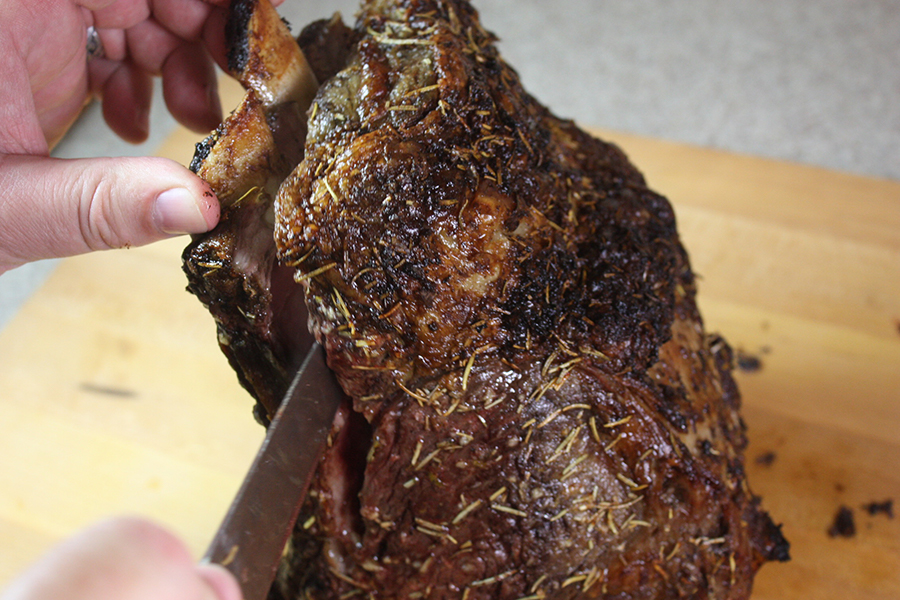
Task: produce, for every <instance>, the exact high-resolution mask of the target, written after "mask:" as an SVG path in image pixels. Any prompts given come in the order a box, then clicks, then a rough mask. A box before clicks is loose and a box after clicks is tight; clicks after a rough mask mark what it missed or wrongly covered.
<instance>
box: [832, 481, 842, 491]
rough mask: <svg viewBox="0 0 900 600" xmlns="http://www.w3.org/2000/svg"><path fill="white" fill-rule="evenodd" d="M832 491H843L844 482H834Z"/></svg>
mask: <svg viewBox="0 0 900 600" xmlns="http://www.w3.org/2000/svg"><path fill="white" fill-rule="evenodd" d="M834 491H836V492H843V491H844V484H843V483H835V484H834Z"/></svg>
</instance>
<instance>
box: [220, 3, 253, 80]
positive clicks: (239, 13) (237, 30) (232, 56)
mask: <svg viewBox="0 0 900 600" xmlns="http://www.w3.org/2000/svg"><path fill="white" fill-rule="evenodd" d="M256 4H257V0H233V2H232V3H231V9H230V10H229V12H228V20H227V21H226V22H225V45H226V47H227V49H228V54H227V58H228V70H229V71H230V72H231V73H232V74H237V73H241V72H243V71H244V69H245V68H246V66H247V61H248V60H249V58H250V53H249V39H248V36H249V34H250V20H251V18H252V17H253V13H254V12H255V11H256Z"/></svg>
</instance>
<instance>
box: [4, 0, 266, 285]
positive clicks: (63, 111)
mask: <svg viewBox="0 0 900 600" xmlns="http://www.w3.org/2000/svg"><path fill="white" fill-rule="evenodd" d="M227 3H228V0H42V1H41V2H39V3H36V2H33V0H6V1H4V2H3V3H2V5H0V78H2V81H3V85H2V86H0V273H2V272H3V271H5V270H8V269H10V268H13V267H16V266H18V265H21V264H23V263H25V262H28V261H31V260H37V259H41V258H50V257H58V256H68V255H72V254H78V253H82V252H88V251H91V250H99V249H106V248H120V247H129V246H138V245H143V244H146V243H149V242H152V241H155V240H158V239H162V238H164V237H168V236H169V235H172V234H176V233H200V232H203V231H207V230H209V229H210V228H212V227H213V226H215V224H216V222H217V220H218V211H219V206H218V201H217V200H216V198H215V195H214V194H213V192H212V191H211V190H210V189H209V186H207V185H206V184H205V183H204V182H203V181H201V180H200V179H199V178H198V177H196V176H194V175H193V174H192V173H190V172H189V171H188V170H187V169H185V168H184V167H182V166H180V165H178V164H177V163H175V162H173V161H169V160H166V159H162V158H116V159H110V158H101V159H90V160H86V159H79V160H57V159H51V158H49V151H50V148H52V146H53V145H54V144H55V143H56V142H57V141H58V140H59V139H60V138H61V137H62V135H63V134H64V133H65V131H66V130H67V129H68V128H69V127H70V126H71V124H72V122H73V121H74V120H75V118H76V117H77V116H78V114H79V112H80V111H81V110H82V108H83V107H84V105H85V103H86V102H87V101H88V100H89V99H90V98H91V97H92V96H94V95H98V96H100V97H101V98H102V101H103V114H104V117H105V119H106V121H107V123H108V124H109V126H110V127H111V128H112V129H113V131H115V132H116V133H117V134H118V135H120V136H121V137H122V138H124V139H126V140H128V141H131V142H139V141H142V140H143V139H145V138H146V137H147V134H148V128H149V106H150V99H151V94H152V77H153V76H157V75H159V76H161V77H162V81H163V96H164V98H165V101H166V105H167V106H168V108H169V110H170V112H171V113H172V114H173V116H174V117H175V118H176V119H178V120H179V121H180V122H181V123H182V124H184V125H186V126H188V127H190V128H191V129H194V130H196V131H199V132H207V131H209V130H210V129H212V128H214V127H215V126H216V125H217V124H218V123H219V121H220V120H221V112H222V111H221V107H220V105H219V100H218V92H217V87H216V73H215V69H214V67H213V60H215V61H218V62H219V63H220V64H222V63H223V62H224V60H225V57H224V54H225V43H224V22H225V18H226V12H225V11H226V9H225V5H227ZM274 3H275V4H278V3H279V1H278V0H276V1H275V2H274ZM88 26H94V27H95V28H96V29H97V31H98V32H99V35H100V39H101V41H102V43H103V46H104V50H105V57H103V58H94V59H92V60H88V57H87V52H86V47H85V44H86V39H87V33H86V32H87V27H88Z"/></svg>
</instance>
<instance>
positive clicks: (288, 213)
mask: <svg viewBox="0 0 900 600" xmlns="http://www.w3.org/2000/svg"><path fill="white" fill-rule="evenodd" d="M249 4H251V5H253V4H255V3H254V2H251V3H249ZM299 41H300V45H301V46H303V48H304V51H305V54H306V55H307V57H309V62H310V64H311V65H312V69H313V70H314V71H315V74H316V76H317V78H318V80H319V82H321V87H320V88H319V90H318V93H317V94H316V96H315V98H314V99H313V100H312V104H311V106H310V107H309V109H308V111H307V113H306V115H307V117H306V123H305V124H306V126H307V129H308V133H307V134H306V137H305V148H302V147H300V146H301V145H302V144H297V143H295V145H294V146H293V148H294V149H293V150H283V149H282V145H281V144H279V143H275V142H267V143H266V145H265V147H266V148H268V149H269V151H271V152H274V153H275V155H277V156H281V157H286V156H297V157H299V154H301V153H303V158H302V160H301V161H300V162H299V164H298V163H296V161H295V160H294V159H289V158H283V159H280V162H278V161H276V162H278V164H277V165H275V166H272V167H267V168H266V169H262V171H263V172H264V173H265V179H266V182H265V183H263V184H262V185H256V184H254V185H255V187H252V186H248V185H247V184H243V185H242V186H237V187H239V188H241V189H238V190H236V191H234V192H232V195H233V196H236V195H237V194H239V193H243V194H244V196H241V197H245V196H246V190H247V189H257V190H263V192H260V193H254V194H253V195H252V197H253V198H254V199H255V202H256V203H257V204H253V203H251V204H249V205H245V204H243V201H242V202H238V203H234V205H235V208H234V209H233V210H234V215H235V216H234V218H233V219H228V218H226V219H225V220H224V221H223V225H221V226H220V231H218V232H213V234H211V235H210V236H207V237H206V238H200V239H198V240H196V241H195V242H194V244H193V245H192V246H191V247H190V248H189V249H188V251H186V254H185V260H186V269H187V270H188V272H189V277H190V279H191V282H192V283H191V289H192V291H195V293H198V291H199V293H198V295H200V296H201V299H203V300H204V302H206V303H207V305H208V306H210V307H211V309H212V310H213V313H214V315H215V316H216V317H217V321H218V324H219V329H220V340H222V339H224V340H225V343H223V347H224V348H225V350H226V352H227V353H229V356H230V357H231V359H232V362H233V364H236V365H237V368H238V370H239V373H241V378H242V382H243V383H244V384H245V385H246V386H247V387H248V389H250V391H251V392H252V393H253V394H254V395H255V396H256V397H257V399H259V400H260V403H261V406H262V409H261V410H260V411H259V414H260V415H261V417H262V419H263V420H264V421H265V416H266V415H267V414H272V412H273V411H274V404H273V402H275V400H274V399H275V398H277V395H278V394H279V393H281V390H282V389H283V385H284V382H283V373H284V372H286V371H287V370H289V368H290V365H291V361H292V357H291V350H290V349H291V347H292V343H291V342H290V340H291V339H292V338H293V336H296V335H298V334H297V332H295V331H293V330H291V328H292V327H295V326H296V314H295V313H292V312H291V310H292V306H293V304H294V303H296V302H297V300H298V296H297V294H296V293H293V295H288V296H285V294H286V293H288V294H290V293H291V292H292V290H291V289H290V283H289V282H283V281H282V280H283V273H285V272H286V270H287V269H292V270H293V272H294V281H296V282H297V283H298V284H300V287H302V289H303V290H304V291H305V303H306V308H307V309H308V314H309V324H310V328H311V330H312V332H313V334H314V335H315V337H316V338H317V339H318V340H319V341H320V342H321V343H323V344H324V346H325V347H326V350H327V353H328V360H329V365H330V366H331V367H332V369H334V371H335V372H336V374H337V377H338V380H339V381H340V382H341V384H342V386H343V388H344V390H345V391H346V392H347V394H348V396H349V400H348V402H347V404H346V405H345V406H344V407H343V409H342V410H341V412H340V413H339V415H338V418H337V420H336V422H335V426H334V429H333V432H332V436H331V443H330V445H329V448H328V450H327V451H326V454H325V456H324V457H323V458H322V461H321V464H320V467H319V470H318V473H317V475H316V479H315V481H314V483H313V486H312V490H311V491H310V494H309V497H308V498H307V500H306V503H305V505H304V507H303V510H302V512H301V516H300V519H299V521H298V525H297V527H296V529H295V533H294V536H293V538H292V540H291V542H290V544H289V547H288V549H287V551H286V554H285V559H284V562H283V564H282V568H281V570H280V573H279V577H278V580H277V582H276V585H275V586H273V590H272V597H273V598H283V599H285V600H292V599H295V598H315V599H323V600H324V599H337V598H343V597H349V596H351V595H356V594H359V595H361V596H368V597H371V598H385V599H387V598H436V599H443V598H465V599H470V600H475V599H477V598H497V599H510V600H514V599H518V598H582V597H585V598H610V599H612V598H615V599H626V598H628V599H635V600H638V599H641V600H643V599H651V598H654V599H663V598H717V599H732V600H737V599H746V598H748V597H749V594H750V589H751V585H752V580H753V575H754V573H755V572H756V570H757V569H758V568H759V567H760V566H761V565H762V564H763V563H764V562H765V561H767V560H785V559H786V558H787V542H786V541H785V540H784V538H783V537H782V536H781V534H780V532H779V529H778V527H777V526H775V525H774V524H773V523H772V521H771V520H770V518H769V517H768V515H766V513H765V512H763V511H762V510H761V509H760V507H759V501H758V499H757V498H755V497H754V496H753V495H752V493H751V492H750V490H749V488H748V485H747V482H746V479H745V476H744V469H743V464H744V463H743V461H744V459H743V450H744V447H745V445H746V438H745V434H744V426H743V423H742V421H741V419H740V415H739V404H740V399H739V395H738V391H737V388H736V387H735V384H734V381H733V379H732V377H731V364H732V356H731V351H730V349H729V347H728V345H727V344H726V343H725V341H724V340H722V339H721V338H719V337H715V336H710V335H708V334H706V333H705V332H704V329H703V325H702V321H701V318H700V315H699V313H698V311H697V307H696V304H695V300H694V298H695V291H696V290H695V282H694V277H693V274H692V273H691V270H690V266H689V262H688V258H687V256H686V254H685V252H684V249H683V248H682V246H681V244H680V243H679V240H678V237H677V233H676V229H675V219H674V215H673V212H672V208H671V206H670V205H669V203H668V201H667V200H666V199H665V198H663V197H662V196H660V195H658V194H656V193H654V192H653V191H651V190H650V189H648V187H647V186H646V184H645V182H644V179H643V177H642V175H641V174H640V172H639V171H638V170H637V169H635V168H634V167H633V166H632V165H631V164H630V163H629V162H628V160H627V158H626V157H625V155H624V154H623V153H622V152H621V151H620V150H619V149H618V148H616V147H615V146H613V145H610V144H607V143H604V142H602V141H599V140H597V139H595V138H592V137H591V136H589V135H587V134H586V133H584V132H583V131H581V130H579V129H578V128H577V127H576V126H575V125H574V124H573V123H571V122H569V121H565V120H561V119H559V118H557V117H555V116H553V115H552V114H551V113H550V112H549V111H548V110H547V109H545V108H544V107H542V106H541V105H540V104H538V103H537V102H536V101H535V100H534V99H533V98H532V97H530V96H529V95H528V94H527V93H526V92H525V91H524V90H523V89H522V87H521V85H520V83H519V80H518V77H517V75H516V73H515V72H514V71H513V70H512V69H511V68H510V67H509V66H507V65H506V64H505V63H504V62H503V61H502V60H501V59H500V57H499V55H498V53H497V50H496V47H495V46H494V41H495V40H494V38H493V36H492V35H491V34H490V33H488V32H486V31H485V30H484V29H483V28H482V27H481V25H480V24H479V22H478V17H477V13H476V12H475V10H474V9H473V8H472V7H471V6H470V5H469V4H468V2H466V1H464V0H369V1H366V2H364V4H363V7H362V11H361V13H360V15H359V17H358V21H357V25H356V27H355V29H354V30H350V29H348V28H346V27H345V26H343V25H342V24H341V23H340V22H339V21H338V20H336V19H333V20H331V21H329V22H321V23H317V24H314V25H312V26H310V27H309V28H307V30H305V31H304V33H302V34H301V36H300V38H299ZM235 70H236V71H240V69H235ZM238 74H239V75H240V73H238ZM242 81H245V83H247V82H248V81H251V78H245V77H244V78H242ZM251 83H252V81H251ZM248 87H250V88H251V92H250V93H249V94H248V97H251V98H252V97H253V96H254V92H253V85H250V84H248ZM282 104H283V102H282ZM274 106H279V105H278V104H277V102H276V103H275V104H271V103H270V105H269V106H268V108H266V109H265V110H267V111H268V113H266V114H268V115H269V117H268V123H269V126H270V128H272V129H275V130H278V129H279V125H278V124H279V123H282V121H280V120H279V119H280V118H281V117H275V118H273V117H272V116H271V115H273V114H275V115H280V114H282V113H284V108H283V107H282V108H280V109H277V110H276V109H275V108H274ZM264 112H265V111H264ZM236 114H240V111H239V112H238V113H236ZM236 119H237V118H236V117H235V116H232V117H231V119H230V121H229V122H226V124H225V125H223V128H222V129H221V130H220V133H219V134H218V137H215V136H214V138H213V139H212V140H208V141H207V146H211V147H212V151H210V152H207V154H208V156H207V157H201V158H200V159H199V161H198V166H197V168H198V171H199V172H200V173H201V174H204V170H205V171H206V172H207V173H209V174H210V175H215V174H217V173H222V172H224V171H225V170H227V169H224V168H220V167H218V166H217V165H218V164H219V162H220V161H222V162H223V163H224V164H225V165H227V164H229V160H230V159H229V158H228V157H227V156H226V155H225V153H222V152H220V153H218V154H217V153H216V151H215V149H216V148H217V147H223V148H224V147H226V146H225V145H224V144H223V140H226V141H227V140H229V139H231V137H232V136H233V135H236V134H232V133H230V131H232V130H235V125H234V124H235V121H236ZM284 122H290V121H284ZM229 123H231V125H230V127H231V128H230V129H229V126H228V124H229ZM273 123H274V124H275V125H272V124H273ZM285 128H286V127H284V126H281V129H282V130H283V129H285ZM226 130H227V131H226ZM238 135H239V134H238ZM262 137H265V136H262ZM270 137H273V138H274V136H270ZM282 137H283V135H282ZM210 157H211V158H210ZM283 163H292V165H296V167H295V168H293V171H292V172H291V174H290V175H289V176H288V177H287V179H285V180H284V182H283V183H281V184H280V186H279V187H278V191H277V197H276V199H275V208H274V240H275V246H276V247H277V258H276V257H275V254H274V253H273V252H271V249H270V248H269V247H266V248H265V249H264V250H263V251H257V252H256V253H255V254H253V255H254V256H257V257H266V258H265V261H263V262H265V264H266V265H268V266H267V267H266V269H265V272H266V273H268V274H269V275H267V277H268V279H267V278H266V277H263V278H260V277H256V278H251V279H249V280H248V278H247V277H246V276H245V275H246V271H245V269H243V268H242V266H241V265H242V264H243V265H246V264H249V263H248V261H247V260H246V259H243V260H241V261H239V260H237V259H236V257H235V248H236V247H245V246H246V244H245V245H244V246H241V245H240V244H237V245H236V244H235V243H234V240H235V239H238V238H241V239H249V237H252V236H248V235H243V236H238V235H237V234H235V233H234V232H235V231H236V230H238V231H239V230H240V228H241V227H247V226H248V225H247V223H248V218H247V217H246V215H253V214H257V213H264V212H265V211H266V210H268V206H269V202H270V201H271V198H270V194H271V190H272V189H273V188H274V184H273V183H272V181H273V180H277V181H280V179H281V178H282V177H283V172H284V170H285V169H284V167H283ZM273 164H274V163H273ZM241 173H243V174H246V173H247V171H241ZM222 179H223V181H222V182H221V183H220V184H219V187H216V186H215V185H214V188H215V189H216V190H217V192H219V189H220V187H221V188H222V189H224V187H225V186H226V184H227V183H228V182H229V181H230V176H229V175H227V174H226V175H222ZM241 190H243V192H242V191H241ZM264 193H265V194H266V195H263V194H264ZM253 206H258V208H256V209H253ZM262 207H266V208H265V209H264V208H262ZM253 210H255V211H256V212H253ZM255 223H257V225H253V226H251V229H252V228H253V227H257V229H258V230H259V231H262V232H263V233H261V234H260V239H264V240H266V241H268V240H269V239H271V236H272V235H273V231H272V228H271V227H272V226H271V224H270V222H269V221H268V220H266V219H265V218H262V219H260V218H257V220H256V221H255ZM223 237H224V239H225V240H226V241H227V242H228V243H223V242H222V239H223ZM229 243H230V244H231V246H229V245H228V244H229ZM259 245H260V246H262V245H264V244H263V243H262V242H260V244H259ZM201 262H202V263H203V264H207V265H209V264H212V265H218V267H217V268H216V269H208V268H206V267H203V266H202V265H200V263H201ZM250 262H251V263H253V264H260V261H255V262H254V261H250ZM276 263H277V264H276ZM198 265H200V266H198ZM223 269H224V270H223ZM210 271H213V272H210ZM272 274H275V276H272ZM248 281H252V283H247V282H248ZM272 281H280V282H281V283H278V285H275V284H273V283H271V282H272ZM300 287H298V288H296V289H300ZM236 289H238V290H242V291H246V290H247V289H250V290H251V291H254V294H253V302H254V303H253V304H252V305H251V304H249V303H248V302H247V298H246V295H244V296H242V295H240V294H239V293H235V292H234V290H236ZM279 290H280V291H279ZM230 294H231V297H230V298H229V295H230ZM285 298H287V299H285ZM211 299H217V300H216V301H215V302H213V301H211ZM229 299H230V300H231V304H229ZM251 307H252V308H254V309H255V310H256V312H253V311H248V310H247V309H248V308H251ZM244 313H248V314H250V315H251V317H246V318H244V320H243V321H242V320H241V315H243V314H244ZM279 315H281V316H279ZM292 315H293V316H292ZM261 323H263V324H264V326H260V324H261ZM291 323H294V325H291ZM285 329H287V331H285ZM235 340H243V342H242V343H243V344H244V346H246V347H248V348H250V350H247V351H244V352H243V353H237V354H236V353H235V347H236V345H235ZM261 348H262V349H264V351H262V352H260V349H261ZM261 365H263V366H261ZM273 373H274V374H275V375H274V376H273V375H272V374H273ZM270 377H274V378H273V379H271V381H269V378H270ZM267 381H268V382H267Z"/></svg>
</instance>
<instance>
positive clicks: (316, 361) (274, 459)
mask: <svg viewBox="0 0 900 600" xmlns="http://www.w3.org/2000/svg"><path fill="white" fill-rule="evenodd" d="M343 398H344V393H343V391H342V390H341V388H340V386H338V383H337V380H336V379H335V377H334V373H332V372H331V370H330V369H329V368H328V366H327V365H326V364H325V352H324V350H323V348H322V346H320V345H319V344H317V343H316V344H313V346H312V348H311V349H310V350H309V352H308V354H307V355H306V358H305V359H304V361H303V364H302V365H301V367H300V369H299V370H298V371H297V375H296V376H295V377H294V380H293V382H292V383H291V386H290V387H289V388H288V392H287V394H286V395H285V398H284V401H283V402H282V403H281V406H280V407H279V409H278V412H277V413H276V414H275V419H274V420H273V421H272V423H271V424H270V425H269V428H268V430H267V432H266V437H265V439H264V440H263V443H262V445H261V446H260V449H259V452H258V453H257V455H256V458H255V459H254V461H253V464H252V466H251V467H250V470H249V472H248V473H247V476H246V477H245V478H244V482H243V484H242V485H241V487H240V489H239V491H238V493H237V495H236V496H235V498H234V501H233V502H232V504H231V507H230V508H229V509H228V512H227V514H226V515H225V519H224V520H223V521H222V524H221V526H220V527H219V530H218V532H217V533H216V535H215V537H214V538H213V541H212V543H211V544H210V546H209V549H208V550H207V552H206V555H205V556H204V561H206V562H211V563H217V564H219V565H222V566H223V567H225V568H226V569H228V570H229V571H230V572H231V573H232V574H233V575H234V576H235V577H236V578H237V580H238V582H239V583H240V586H241V591H242V592H243V595H244V600H264V599H265V598H266V596H267V594H268V591H269V588H270V587H271V585H272V581H273V580H274V579H275V573H276V570H277V568H278V563H279V561H280V559H281V555H282V552H283V551H284V546H285V544H286V543H287V540H288V537H289V536H290V534H291V530H292V529H293V527H294V523H295V522H296V520H297V515H298V513H299V512H300V506H301V504H302V502H303V498H304V497H305V495H306V490H307V488H308V487H309V483H310V480H311V479H312V475H313V472H314V471H315V468H316V464H317V463H318V460H319V457H320V455H321V453H322V451H323V450H324V446H325V441H326V438H327V436H328V432H329V430H330V429H331V425H332V422H333V421H334V416H335V413H336V411H337V408H338V406H339V405H340V403H341V401H342V400H343Z"/></svg>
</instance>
